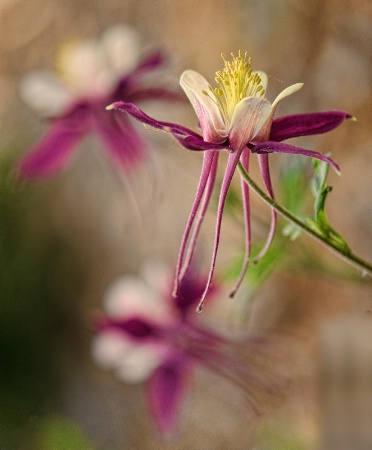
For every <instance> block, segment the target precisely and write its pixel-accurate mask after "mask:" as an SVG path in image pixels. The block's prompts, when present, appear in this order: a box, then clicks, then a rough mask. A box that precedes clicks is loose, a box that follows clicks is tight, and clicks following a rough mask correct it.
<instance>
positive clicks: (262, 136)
mask: <svg viewBox="0 0 372 450" xmlns="http://www.w3.org/2000/svg"><path fill="white" fill-rule="evenodd" d="M303 85H304V84H303V83H296V84H292V85H291V86H288V87H287V88H285V89H284V90H283V91H282V92H281V93H280V94H279V95H278V96H277V97H276V99H275V100H274V102H273V104H272V105H271V112H270V115H269V117H268V118H267V120H266V123H265V124H264V125H263V126H262V127H261V129H260V130H259V131H258V133H256V135H255V136H254V141H255V142H262V141H266V140H267V139H269V136H270V130H271V124H272V122H273V119H274V114H275V111H276V108H277V106H278V103H279V102H280V100H282V99H283V98H284V97H288V95H291V94H293V93H295V92H297V91H298V90H300V89H301V88H302V86H303Z"/></svg>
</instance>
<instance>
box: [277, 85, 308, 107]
mask: <svg viewBox="0 0 372 450" xmlns="http://www.w3.org/2000/svg"><path fill="white" fill-rule="evenodd" d="M303 85H304V83H296V84H292V85H291V86H288V87H287V88H285V89H284V91H282V92H281V93H280V94H279V95H278V96H277V97H276V99H275V100H274V101H273V104H272V108H273V109H275V108H276V106H277V105H278V103H279V102H280V100H282V99H283V98H284V97H288V95H292V94H294V93H295V92H297V91H299V90H300V89H301V88H302V86H303Z"/></svg>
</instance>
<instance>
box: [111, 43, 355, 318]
mask: <svg viewBox="0 0 372 450" xmlns="http://www.w3.org/2000/svg"><path fill="white" fill-rule="evenodd" d="M232 56H233V59H232V61H227V60H225V58H224V57H223V60H224V64H225V67H224V69H223V70H222V71H219V72H216V82H217V84H218V87H217V88H215V89H212V87H211V86H210V84H209V83H208V81H207V80H206V79H205V78H204V77H203V76H202V75H200V74H199V73H197V72H195V71H193V70H186V71H185V72H184V73H183V74H182V76H181V79H180V84H181V86H182V88H183V90H184V91H185V93H186V95H187V97H188V98H189V100H190V102H191V104H192V106H193V107H194V110H195V112H196V114H197V116H198V119H199V126H200V128H201V131H202V135H200V134H198V133H195V132H194V131H192V130H190V129H189V128H186V127H183V126H181V125H178V124H174V123H170V122H161V121H158V120H156V119H153V118H151V117H149V116H148V115H146V114H145V113H144V112H143V111H141V110H140V109H139V108H138V107H137V106H135V105H134V104H133V103H131V102H116V103H113V104H112V105H110V106H109V107H108V109H113V110H121V111H124V112H126V113H128V114H129V115H131V116H132V117H134V118H135V119H137V120H139V121H140V122H142V123H144V124H145V125H148V126H151V127H153V128H156V129H160V130H163V131H166V132H169V133H171V134H172V135H173V136H174V137H175V138H176V140H177V141H178V142H179V143H180V144H181V145H182V146H183V147H185V148H187V149H189V150H196V151H203V152H204V162H203V167H202V173H201V177H200V181H199V186H198V188H197V193H196V197H195V201H194V204H193V206H192V209H191V213H190V216H189V220H188V222H187V225H186V229H185V232H184V236H183V239H182V243H181V248H180V253H179V259H178V264H177V270H176V285H175V293H177V292H178V286H179V284H180V282H181V281H182V279H183V277H184V276H185V274H186V273H187V270H188V267H189V265H190V261H191V258H192V254H193V252H194V248H195V244H196V240H197V236H198V233H199V229H200V227H201V224H202V221H203V218H204V215H205V211H206V209H207V206H208V204H209V201H210V198H211V193H212V189H213V186H214V182H215V178H216V172H217V161H218V155H219V152H220V151H221V150H227V151H228V153H229V157H228V162H227V167H226V170H225V175H224V178H223V182H222V186H221V190H220V195H219V201H218V208H217V224H216V232H215V243H214V250H213V256H212V262H211V268H210V272H209V277H208V280H207V283H206V287H205V289H204V292H203V295H202V296H201V300H200V303H199V306H198V309H199V310H201V308H202V305H203V303H204V300H205V297H206V295H207V293H208V291H209V288H210V286H211V282H212V278H213V273H214V267H215V261H216V257H217V250H218V245H219V238H220V230H221V222H222V215H223V210H224V205H225V201H226V196H227V192H228V189H229V186H230V184H231V180H232V177H233V175H234V172H235V169H236V167H237V165H238V163H239V162H240V163H241V164H242V166H243V168H244V169H245V170H246V171H248V165H249V156H250V154H251V153H256V154H257V155H258V159H259V164H260V169H261V173H262V177H263V180H264V183H265V186H266V189H267V192H268V194H269V195H270V196H271V197H273V196H274V193H273V188H272V184H271V180H270V172H269V162H268V155H269V153H275V152H276V153H289V154H297V155H304V156H310V157H312V158H316V159H319V160H322V161H326V162H328V163H329V164H331V165H332V167H333V168H334V169H335V170H336V171H338V170H339V168H338V166H337V164H336V163H335V162H334V161H333V160H332V159H330V158H328V157H327V156H324V155H323V154H321V153H318V152H315V151H311V150H306V149H303V148H300V147H295V146H293V145H289V144H286V143H283V142H282V141H284V140H286V139H289V138H293V137H299V136H309V135H315V134H321V133H326V132H328V131H330V130H332V129H334V128H336V127H337V126H339V125H340V124H341V123H342V122H343V121H344V120H345V119H350V118H351V115H350V114H348V113H346V112H344V111H326V112H319V113H310V114H297V115H290V116H283V117H279V118H277V119H274V114H275V111H276V108H277V105H278V103H279V101H280V100H282V99H283V98H284V97H287V96H288V95H291V94H293V93H294V92H296V91H298V90H299V89H301V87H302V86H303V84H302V83H297V84H294V85H292V86H289V87H287V88H286V89H284V90H283V91H282V92H281V93H280V94H279V95H278V96H277V97H276V99H275V100H274V102H273V103H270V102H269V101H268V100H267V99H266V98H265V93H266V87H267V76H266V74H265V73H264V72H257V71H253V70H252V69H251V65H250V58H247V55H246V54H244V55H243V54H242V53H241V52H239V54H238V56H234V55H232ZM241 187H242V196H243V204H244V215H245V233H246V238H245V241H246V256H245V261H244V263H243V267H242V270H241V274H240V276H239V279H238V281H237V283H236V286H235V288H234V290H233V291H232V293H231V296H233V295H234V294H235V292H236V290H237V289H238V287H239V286H240V284H241V282H242V280H243V277H244V274H245V272H246V270H247V267H248V262H249V259H250V247H251V226H250V204H249V190H248V185H247V184H246V183H245V182H244V180H243V179H242V183H241ZM198 212H199V215H197V214H198ZM275 226H276V213H275V211H274V210H272V221H271V228H270V232H269V236H268V239H267V242H266V244H265V246H264V248H263V250H262V251H261V253H260V255H259V257H258V258H257V260H258V259H260V258H261V257H262V256H263V255H264V253H265V252H266V250H267V248H268V247H269V245H270V243H271V241H272V239H273V236H274V232H275Z"/></svg>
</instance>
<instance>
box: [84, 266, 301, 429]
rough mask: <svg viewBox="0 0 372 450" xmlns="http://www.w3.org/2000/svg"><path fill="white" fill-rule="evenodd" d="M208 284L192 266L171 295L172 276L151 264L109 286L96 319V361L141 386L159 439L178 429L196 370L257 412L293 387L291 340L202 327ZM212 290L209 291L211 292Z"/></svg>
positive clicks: (94, 342)
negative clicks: (230, 386)
mask: <svg viewBox="0 0 372 450" xmlns="http://www.w3.org/2000/svg"><path fill="white" fill-rule="evenodd" d="M205 282H206V278H204V277H201V276H199V275H198V274H197V273H196V272H195V271H194V266H193V265H191V266H190V270H189V271H188V272H187V274H185V277H184V278H183V280H182V282H181V284H180V286H179V295H178V297H177V298H174V297H173V296H172V286H173V274H172V273H171V272H170V271H169V270H168V269H167V268H166V267H164V266H162V265H160V264H153V263H152V264H150V263H148V264H147V265H145V266H144V267H143V270H142V272H141V277H140V278H136V277H129V276H127V277H123V278H121V279H119V280H117V281H116V282H115V283H114V284H113V285H112V286H111V287H110V288H109V290H108V291H107V295H106V298H105V304H104V307H105V312H106V315H105V316H100V317H98V318H97V319H96V321H95V329H96V332H97V336H96V337H95V339H94V341H93V348H92V351H93V357H94V359H95V360H96V361H97V363H98V364H100V365H101V366H103V367H104V368H106V369H112V370H114V371H115V373H116V375H117V376H118V377H119V378H120V379H122V380H123V381H124V382H126V383H141V382H144V381H146V388H147V403H148V407H149V410H150V413H151V415H152V417H153V419H154V422H155V424H156V425H157V428H158V429H159V431H160V432H161V433H162V434H164V435H169V434H172V433H174V432H175V431H176V430H177V428H178V423H179V415H180V412H181V408H182V403H183V401H184V399H185V396H186V393H187V390H188V388H189V386H190V381H191V377H192V374H193V369H194V368H195V367H196V365H201V366H203V367H205V368H207V369H209V370H212V371H213V372H215V373H216V374H219V375H221V376H223V377H224V378H226V379H227V380H229V381H231V382H233V383H235V384H236V385H237V386H238V387H239V388H241V389H243V399H245V400H247V406H248V407H249V408H250V409H251V411H252V412H253V414H255V415H262V413H263V412H264V411H265V409H266V408H267V407H268V406H270V402H272V400H273V399H274V400H275V402H277V400H278V398H282V397H283V395H285V394H286V393H287V392H288V387H289V386H290V385H291V383H292V376H293V375H292V373H291V371H292V370H293V368H292V367H291V365H292V364H293V360H295V361H297V360H298V357H297V358H293V356H291V353H292V351H293V349H294V347H293V344H294V341H293V338H289V339H288V336H280V335H279V334H276V335H275V336H272V335H271V334H272V333H269V332H267V333H265V334H256V335H254V336H247V335H242V334H241V333H238V334H236V335H235V336H234V337H233V338H231V336H230V337H229V338H227V337H225V336H224V334H223V333H222V332H221V325H220V324H218V325H217V327H218V330H219V331H218V333H216V332H215V331H213V330H212V329H211V328H207V327H206V326H205V325H202V324H201V323H200V317H201V316H200V315H197V314H196V313H195V311H194V306H195V305H196V304H197V302H198V301H199V299H200V295H201V294H202V292H203V290H204V286H205ZM216 292H217V291H216V287H213V288H212V292H211V293H212V294H216ZM224 305H226V303H225V302H224ZM225 316H226V314H224V317H225ZM229 331H230V333H229V334H230V335H231V331H232V330H229ZM288 356H289V357H290V358H291V360H292V362H291V360H290V359H288Z"/></svg>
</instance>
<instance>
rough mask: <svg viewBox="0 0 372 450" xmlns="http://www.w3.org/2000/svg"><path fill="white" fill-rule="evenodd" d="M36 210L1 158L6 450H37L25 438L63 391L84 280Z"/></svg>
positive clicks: (0, 378)
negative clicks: (67, 337)
mask: <svg viewBox="0 0 372 450" xmlns="http://www.w3.org/2000/svg"><path fill="white" fill-rule="evenodd" d="M34 207H35V201H34V197H33V194H32V189H30V188H29V187H28V186H26V185H24V186H23V185H21V184H19V183H17V182H16V180H15V179H14V178H13V177H12V160H11V158H9V157H7V158H5V157H4V156H3V158H2V159H1V161H0V266H1V269H0V355H1V358H0V448H1V449H2V450H8V449H9V450H14V449H18V448H31V446H28V445H27V444H26V443H25V439H26V435H30V434H32V420H33V419H34V418H38V417H41V416H43V415H44V414H48V413H49V412H50V411H53V409H54V407H55V405H56V402H57V400H58V395H59V392H60V381H61V380H60V369H61V350H60V348H61V345H60V343H61V339H63V337H62V336H63V334H64V333H65V334H66V327H69V326H70V325H71V322H73V320H74V319H73V311H71V303H72V302H71V301H69V298H68V296H67V298H66V296H65V294H66V293H68V289H69V287H71V286H72V285H73V284H74V282H75V281H76V279H77V277H78V271H77V267H76V264H75V265H74V264H72V262H71V260H73V258H71V254H69V250H68V247H66V244H65V243H64V242H62V241H61V240H60V239H58V238H57V237H56V236H53V234H52V233H51V232H49V233H48V231H47V230H46V229H45V227H42V226H41V224H40V223H39V222H38V220H35V219H37V218H35V214H37V213H36V212H35V209H34ZM36 211H37V208H36ZM61 286H64V287H63V288H62V289H61ZM70 296H71V292H70ZM30 427H31V428H30ZM24 445H25V447H24ZM43 448H47V447H43ZM49 448H53V449H54V448H62V447H49ZM65 448H75V447H65ZM76 448H78V447H76ZM79 448H80V447H79ZM85 448H88V447H85Z"/></svg>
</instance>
